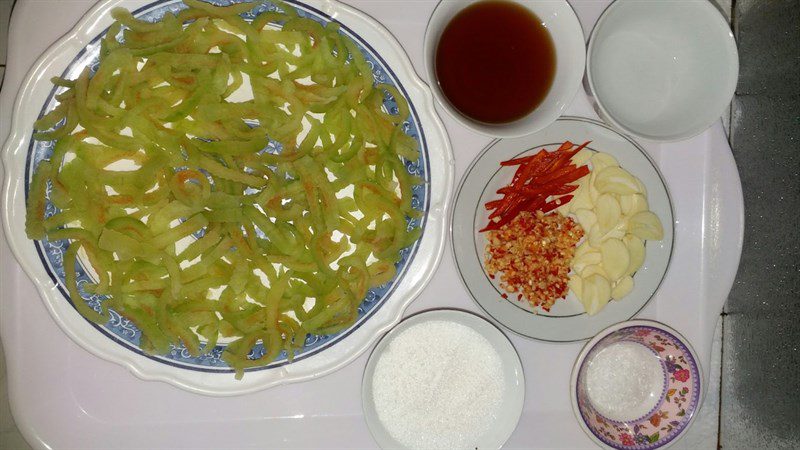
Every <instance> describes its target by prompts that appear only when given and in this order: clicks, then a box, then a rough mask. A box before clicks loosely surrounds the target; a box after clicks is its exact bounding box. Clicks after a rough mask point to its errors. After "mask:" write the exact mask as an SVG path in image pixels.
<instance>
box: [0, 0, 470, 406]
mask: <svg viewBox="0 0 800 450" xmlns="http://www.w3.org/2000/svg"><path fill="white" fill-rule="evenodd" d="M297 1H298V2H299V3H302V4H305V5H308V6H311V7H313V8H316V9H317V10H319V11H321V12H323V13H324V14H326V15H328V16H330V17H332V18H333V20H336V21H339V22H343V23H345V24H346V25H348V26H349V27H351V28H352V29H353V30H354V31H356V32H357V33H358V35H359V36H361V37H362V38H363V39H364V41H365V42H368V43H369V44H370V45H371V46H373V47H376V53H377V54H379V55H380V56H381V57H382V58H383V59H384V60H385V61H386V63H387V67H390V68H392V69H393V70H394V71H395V74H396V75H397V76H398V78H399V79H400V80H401V81H402V84H403V87H404V88H405V89H406V91H407V93H408V96H409V97H411V99H412V100H413V102H414V106H415V108H416V110H417V112H418V114H419V120H420V125H422V126H424V133H425V139H426V141H427V142H428V148H429V149H431V150H432V151H429V152H428V159H429V161H430V166H431V189H430V207H429V212H428V217H427V219H426V226H425V233H424V234H423V237H422V238H421V240H420V241H419V249H418V252H417V253H418V254H417V255H416V257H415V259H414V261H413V262H412V264H411V265H409V267H408V270H407V273H406V276H405V277H403V279H402V280H399V282H398V284H397V288H396V290H395V292H394V293H393V295H392V296H391V297H390V298H387V299H386V300H385V301H384V304H383V305H382V306H381V308H380V310H378V311H376V313H375V314H374V315H373V316H372V317H370V319H369V320H366V321H364V322H363V323H362V324H361V326H360V327H359V328H358V329H356V330H354V331H353V332H352V333H351V334H350V335H349V336H347V337H346V338H343V339H341V341H340V342H338V345H337V346H332V347H330V348H328V349H326V352H328V353H327V354H326V352H320V353H318V354H316V355H314V357H309V358H307V359H305V360H302V361H299V362H297V363H294V364H289V365H286V366H282V367H277V368H275V369H270V370H262V371H259V372H250V373H248V374H247V376H245V377H244V378H243V379H242V380H240V381H236V380H235V379H234V377H233V375H232V374H230V373H224V374H209V373H201V372H194V371H189V370H185V369H179V368H174V367H171V366H168V365H166V364H162V363H158V362H156V361H154V360H150V359H148V358H146V357H143V356H140V355H137V354H135V353H133V352H131V351H129V350H128V349H125V348H123V347H122V346H120V345H118V344H116V343H114V342H112V341H111V340H110V339H108V338H107V337H105V336H102V335H100V334H99V332H97V331H95V330H93V329H92V328H91V327H90V326H88V325H85V326H84V327H82V328H81V329H75V328H74V327H72V326H68V325H67V322H68V321H75V320H76V319H79V320H80V321H84V319H83V318H82V317H81V316H80V315H79V314H78V313H77V312H76V311H75V310H74V308H72V306H71V305H69V304H68V302H64V301H63V298H61V297H60V295H61V294H60V293H59V292H58V290H57V287H56V285H55V284H54V283H53V282H52V280H50V278H49V277H48V276H46V273H45V274H44V276H42V274H43V273H44V272H43V268H42V267H41V264H40V263H38V261H37V260H32V259H29V258H30V253H31V248H26V247H25V244H27V243H28V242H31V241H29V240H28V239H27V236H25V233H24V228H21V227H20V224H21V223H22V222H24V215H25V213H24V205H25V200H24V177H23V176H20V175H21V174H24V166H25V162H24V159H25V157H26V156H27V144H28V142H29V137H30V133H29V132H26V131H25V130H27V131H30V130H31V129H32V123H33V121H34V120H36V118H37V116H38V114H39V108H40V107H41V105H42V104H43V101H44V97H46V95H47V94H48V93H49V92H50V89H51V87H52V86H50V85H49V84H48V83H49V79H47V78H46V77H47V76H48V75H60V74H61V71H62V70H63V69H64V67H66V66H67V65H68V64H69V63H70V62H71V61H72V59H73V58H74V57H75V55H77V54H78V52H80V51H81V50H82V49H83V48H84V47H85V46H86V45H87V44H88V43H89V42H90V41H91V40H92V39H94V37H95V36H96V35H97V34H98V33H100V32H102V30H104V29H105V28H106V26H107V23H110V19H109V18H108V15H107V13H108V11H110V10H111V9H112V8H114V7H117V6H125V7H127V8H128V9H129V10H135V9H138V8H140V7H142V6H146V5H150V4H153V3H156V1H154V0H104V1H101V2H99V3H98V4H96V5H95V6H94V7H92V8H91V9H90V10H89V11H88V12H87V13H86V14H85V15H84V16H83V17H82V18H81V19H80V20H79V21H78V22H77V23H76V25H75V26H74V27H73V28H72V29H71V30H70V31H69V32H67V33H66V34H64V35H63V36H62V37H61V38H59V39H58V40H57V41H56V42H55V43H54V44H52V45H51V46H50V47H48V49H47V50H46V51H45V52H44V53H42V55H41V56H40V57H39V58H38V59H37V60H36V62H35V63H34V64H33V66H32V67H31V69H30V70H29V71H28V73H27V74H26V76H25V78H24V79H23V82H22V83H21V85H20V90H19V92H18V94H17V96H16V99H15V102H14V107H13V112H12V121H11V127H10V131H9V135H8V138H7V139H6V141H5V143H4V145H3V148H2V161H3V165H4V169H5V172H6V181H5V183H4V186H3V196H2V211H3V228H4V232H5V233H6V236H7V241H8V243H9V247H10V248H11V251H12V253H13V255H14V256H15V258H16V260H17V262H18V263H19V264H20V266H21V267H22V268H23V270H24V272H25V273H26V275H27V276H28V278H30V279H31V281H32V282H33V284H34V285H35V286H36V289H37V291H38V292H39V295H40V297H41V298H42V301H43V303H44V304H45V306H46V307H47V309H48V312H49V313H50V315H51V317H52V318H53V319H54V321H55V322H56V323H57V324H58V326H59V327H60V328H61V329H62V331H64V333H65V334H67V335H68V336H69V337H70V338H71V339H72V340H73V341H74V342H76V343H77V344H79V345H80V346H81V347H82V348H84V349H85V350H87V351H89V352H90V353H92V354H93V355H95V356H97V357H99V358H102V359H104V360H107V361H110V362H113V363H117V364H120V365H122V366H124V367H126V368H127V369H128V370H129V371H130V372H132V373H133V374H134V375H136V376H137V377H139V378H141V379H143V380H153V381H162V382H166V383H168V384H171V385H173V386H176V387H178V388H181V389H184V390H187V391H190V392H194V393H198V394H203V395H209V396H233V395H242V394H247V393H251V392H256V391H259V390H262V389H266V388H269V387H272V386H276V385H280V384H285V383H292V382H300V381H305V380H309V379H314V378H318V377H320V376H323V375H326V374H328V373H331V372H333V371H336V370H338V369H340V368H341V367H344V366H346V365H347V364H349V363H350V362H352V361H353V360H354V359H356V358H357V357H358V356H359V355H360V354H361V353H363V352H364V351H365V350H366V349H367V348H369V347H370V345H372V343H373V342H374V341H375V340H376V339H377V338H378V337H379V336H381V335H382V334H383V333H384V332H386V331H387V330H388V329H390V328H391V327H392V326H393V325H395V324H396V323H397V322H399V321H400V319H401V318H402V315H403V312H404V311H405V309H406V308H407V307H408V305H409V304H410V303H411V302H412V301H413V300H414V299H415V298H416V297H417V296H418V295H419V294H420V292H422V290H423V288H424V287H425V286H426V285H427V283H428V282H429V281H430V279H431V278H432V276H433V274H434V273H435V271H436V268H437V267H438V265H439V264H440V262H441V258H442V254H443V252H444V245H445V235H446V232H447V226H446V222H447V219H448V218H449V217H450V215H449V208H450V207H451V204H452V193H453V187H454V159H453V153H452V148H451V145H450V140H449V137H448V136H447V133H446V130H445V128H444V125H443V123H442V122H441V119H440V118H439V116H438V114H437V113H436V110H435V107H434V100H433V94H432V93H431V91H430V89H429V87H428V86H427V85H426V84H425V83H424V82H423V81H422V79H420V78H419V76H418V75H417V73H416V71H415V70H414V68H413V65H412V64H411V61H410V59H409V58H408V55H407V54H406V52H405V51H404V49H403V48H402V46H401V45H400V43H399V42H398V41H397V39H396V38H395V37H394V36H393V35H392V34H391V33H390V32H389V31H388V30H387V29H386V28H385V27H384V26H383V25H381V24H380V23H378V22H377V21H376V20H375V19H373V18H372V17H370V16H369V15H367V14H365V13H363V12H361V11H359V10H357V9H355V8H352V7H350V6H348V5H346V4H344V3H340V2H339V1H337V0H297ZM365 35H372V36H374V37H372V39H370V38H368V37H365ZM376 39H379V40H380V42H377V41H376ZM378 47H379V48H378ZM43 83H44V86H45V87H44V88H43V87H42V85H43ZM42 91H44V94H42ZM37 95H38V97H42V101H38V100H36V98H37ZM26 134H27V135H26ZM434 174H436V176H434ZM20 205H21V206H22V209H21V211H20V210H19V207H20ZM15 208H16V209H15ZM17 211H20V212H17ZM31 261H37V262H31ZM59 303H62V304H66V305H67V306H69V308H70V309H69V310H63V309H61V308H59V307H58V306H59V305H58V304H59ZM61 306H63V305H61ZM87 330H88V332H87ZM98 336H99V338H98ZM109 344H110V345H109ZM120 350H121V351H120ZM332 352H333V353H336V354H338V358H337V357H333V354H332Z"/></svg>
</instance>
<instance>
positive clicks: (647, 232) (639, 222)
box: [598, 211, 664, 241]
mask: <svg viewBox="0 0 800 450" xmlns="http://www.w3.org/2000/svg"><path fill="white" fill-rule="evenodd" d="M598 219H599V217H598ZM628 231H629V232H630V233H631V234H633V235H634V236H637V237H640V238H642V239H652V240H656V241H657V240H661V239H662V238H663V237H664V229H663V228H662V227H661V221H660V220H658V216H656V215H655V214H653V212H652V211H641V212H638V213H636V214H634V215H633V216H631V218H630V220H629V221H628Z"/></svg>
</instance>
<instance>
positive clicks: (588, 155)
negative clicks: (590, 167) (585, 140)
mask: <svg viewBox="0 0 800 450" xmlns="http://www.w3.org/2000/svg"><path fill="white" fill-rule="evenodd" d="M595 154H597V152H594V151H592V150H589V149H588V148H584V149H582V150H581V151H579V152H578V153H576V154H574V155H573V156H572V158H571V161H572V164H575V166H582V165H584V164H586V163H587V162H589V160H591V159H592V157H593V156H594V155H595Z"/></svg>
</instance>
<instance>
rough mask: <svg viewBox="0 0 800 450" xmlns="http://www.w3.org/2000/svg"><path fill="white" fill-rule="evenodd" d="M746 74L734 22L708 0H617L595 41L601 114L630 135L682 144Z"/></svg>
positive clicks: (713, 116)
mask: <svg viewBox="0 0 800 450" xmlns="http://www.w3.org/2000/svg"><path fill="white" fill-rule="evenodd" d="M738 72H739V57H738V52H737V50H736V42H735V40H734V38H733V33H732V32H731V30H730V27H729V26H728V23H727V22H726V21H725V19H724V18H723V17H722V15H721V14H720V12H719V11H717V10H716V8H715V7H714V6H713V5H712V4H711V2H709V1H708V0H681V1H664V0H616V1H615V2H614V3H612V4H611V6H609V7H608V8H607V9H606V10H605V11H604V12H603V14H602V15H601V16H600V19H599V20H598V21H597V23H596V25H595V27H594V30H593V31H592V35H591V38H590V40H589V48H588V52H587V62H586V81H587V84H588V90H589V94H590V95H592V96H593V97H594V100H595V109H596V110H597V112H598V114H599V115H600V116H601V117H602V118H603V120H605V121H606V122H608V123H609V124H611V125H613V126H615V127H617V128H619V129H620V130H622V131H624V132H625V133H627V134H630V135H633V136H637V137H640V138H644V139H648V140H653V141H678V140H682V139H687V138H690V137H692V136H695V135H697V134H699V133H701V132H703V131H704V130H705V129H706V128H708V127H709V126H711V125H712V124H713V123H714V122H715V121H716V120H717V119H719V117H720V115H721V114H722V112H723V111H724V110H725V108H726V106H727V105H728V104H729V103H730V101H731V97H732V96H733V93H734V90H735V89H736V82H737V79H738Z"/></svg>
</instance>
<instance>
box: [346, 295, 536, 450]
mask: <svg viewBox="0 0 800 450" xmlns="http://www.w3.org/2000/svg"><path fill="white" fill-rule="evenodd" d="M429 321H446V322H454V323H458V324H461V325H464V326H467V327H469V328H471V329H473V330H475V331H477V332H478V333H480V334H481V335H482V336H483V337H485V338H486V339H487V340H488V341H489V343H490V344H491V345H492V347H494V349H495V350H497V354H498V355H500V360H501V361H502V365H503V368H502V372H503V377H504V382H505V391H504V394H503V400H502V403H501V406H500V413H499V414H498V416H497V418H496V420H495V423H494V424H492V426H490V428H489V431H488V432H487V433H486V434H485V435H483V436H481V438H480V439H479V440H478V442H476V445H475V447H476V448H480V449H498V448H500V447H502V446H503V444H504V443H505V442H506V440H508V438H509V437H510V436H511V433H513V432H514V429H515V428H516V426H517V422H519V418H520V415H521V414H522V406H523V404H524V403H525V376H524V374H523V372H522V362H521V361H520V359H519V355H518V354H517V352H516V350H514V346H513V345H512V344H511V341H509V340H508V338H507V337H506V336H505V335H504V334H503V332H502V331H500V330H499V329H498V328H497V327H495V326H494V325H492V324H491V323H490V322H488V321H487V320H485V319H483V318H481V317H479V316H477V315H475V314H472V313H469V312H466V311H460V310H456V309H435V310H430V311H424V312H422V313H419V314H416V315H414V316H411V317H409V318H408V319H406V320H404V321H403V322H401V323H400V324H399V325H397V326H396V327H395V328H394V329H392V330H391V331H390V332H389V333H387V334H386V336H384V338H383V339H381V341H380V342H378V345H376V346H375V350H373V351H372V354H371V355H370V358H369V361H367V367H366V368H365V369H364V380H363V382H362V385H361V401H362V406H363V409H364V420H366V422H367V426H368V427H369V431H370V432H371V433H372V436H373V437H374V438H375V440H376V441H377V442H378V445H380V446H381V448H386V449H388V448H394V449H398V448H405V447H404V446H403V445H402V444H400V443H399V442H398V441H397V440H395V439H394V438H393V437H392V436H391V435H390V434H389V432H388V431H387V430H386V428H385V427H384V426H383V424H382V423H381V421H380V419H378V413H377V411H376V410H375V402H374V400H373V396H372V378H373V375H374V374H375V365H376V364H377V363H378V359H379V358H380V355H381V354H382V353H383V351H384V350H385V349H386V347H387V346H388V345H389V344H390V343H391V342H392V339H394V338H395V337H397V336H398V335H399V334H400V333H401V332H402V331H403V330H407V329H408V328H409V327H411V326H413V325H417V324H420V323H424V322H429ZM434 345H435V343H434Z"/></svg>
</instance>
